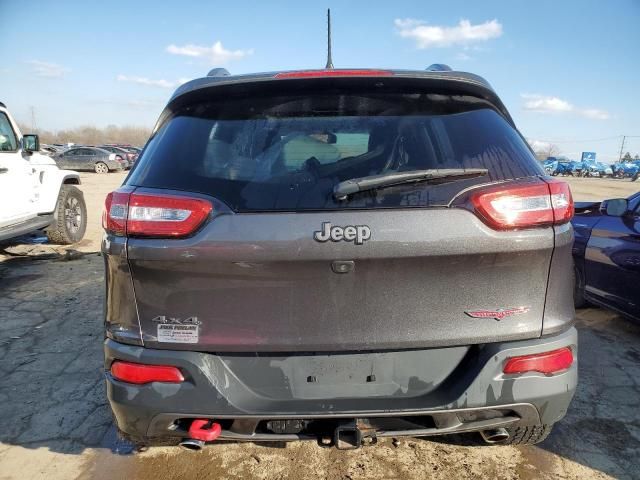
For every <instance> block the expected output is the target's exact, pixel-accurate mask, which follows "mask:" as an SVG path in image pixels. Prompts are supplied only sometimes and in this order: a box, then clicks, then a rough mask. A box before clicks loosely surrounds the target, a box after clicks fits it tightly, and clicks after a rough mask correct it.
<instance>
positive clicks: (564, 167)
mask: <svg viewBox="0 0 640 480" xmlns="http://www.w3.org/2000/svg"><path fill="white" fill-rule="evenodd" d="M545 171H546V172H547V173H549V174H550V175H552V176H554V177H555V176H557V175H561V176H563V177H564V176H567V175H573V163H572V162H571V160H568V159H562V160H555V161H554V162H552V163H550V164H549V166H548V167H547V168H545Z"/></svg>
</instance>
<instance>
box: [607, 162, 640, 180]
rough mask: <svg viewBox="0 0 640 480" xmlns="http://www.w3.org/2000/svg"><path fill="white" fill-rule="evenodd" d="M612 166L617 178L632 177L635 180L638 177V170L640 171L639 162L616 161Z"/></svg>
mask: <svg viewBox="0 0 640 480" xmlns="http://www.w3.org/2000/svg"><path fill="white" fill-rule="evenodd" d="M611 168H612V169H613V176H614V177H616V178H627V177H630V178H632V179H633V180H634V181H635V180H637V178H638V172H639V171H640V165H639V163H638V162H624V163H614V164H613V165H612V166H611Z"/></svg>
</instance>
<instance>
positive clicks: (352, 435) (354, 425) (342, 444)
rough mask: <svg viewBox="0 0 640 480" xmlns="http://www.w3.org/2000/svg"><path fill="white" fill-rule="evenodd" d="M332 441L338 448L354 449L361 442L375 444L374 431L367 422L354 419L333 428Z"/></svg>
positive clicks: (358, 446) (360, 444)
mask: <svg viewBox="0 0 640 480" xmlns="http://www.w3.org/2000/svg"><path fill="white" fill-rule="evenodd" d="M333 443H334V445H335V446H336V448H337V449H338V450H355V449H356V448H360V447H361V446H362V445H363V444H367V445H375V444H376V443H377V438H376V432H375V429H373V428H371V427H370V425H368V423H367V422H364V421H362V420H357V421H355V420H354V421H353V422H348V423H344V424H342V425H340V426H338V427H337V428H336V429H335V431H334V434H333Z"/></svg>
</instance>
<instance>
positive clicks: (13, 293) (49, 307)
mask: <svg viewBox="0 0 640 480" xmlns="http://www.w3.org/2000/svg"><path fill="white" fill-rule="evenodd" d="M123 177H124V175H123V174H110V175H108V176H98V175H93V174H87V175H83V186H82V188H83V190H84V192H85V197H86V200H87V204H88V209H89V215H90V224H89V228H88V231H87V238H86V240H85V241H83V242H82V244H81V245H79V246H75V247H74V248H77V249H78V250H81V251H83V252H96V251H97V250H99V240H100V236H101V232H100V212H101V209H102V202H103V199H104V195H105V194H106V193H107V192H108V191H110V190H112V189H113V188H115V187H116V186H117V185H118V184H120V183H121V181H122V179H123ZM569 181H570V183H571V186H572V189H573V191H574V196H575V198H576V199H577V200H590V199H595V200H598V199H603V198H610V197H623V196H627V195H629V194H630V193H632V192H634V191H637V190H638V189H640V182H638V183H637V184H636V183H631V182H629V181H628V180H627V181H617V180H600V179H569ZM5 252H8V254H4V255H0V325H1V326H2V327H3V328H2V329H1V330H0V479H14V478H15V479H18V478H43V479H44V478H46V479H57V478H61V479H73V478H80V479H88V478H99V479H100V478H104V479H107V478H109V479H119V478H122V479H124V478H140V479H153V480H158V479H162V480H164V479H172V478H197V479H206V478H264V479H277V478H292V479H298V478H330V479H357V478H385V479H386V478H403V479H414V478H415V479H417V478H446V479H451V478H478V477H485V478H514V479H515V478H522V479H528V478H531V479H533V478H554V479H556V478H572V479H573V478H576V479H578V478H609V477H615V478H639V477H640V460H638V459H639V458H640V408H639V407H640V326H639V325H636V324H633V323H631V322H628V321H626V320H624V319H622V318H620V317H617V316H616V315H615V314H612V313H610V312H607V311H605V310H599V309H585V310H582V311H580V313H579V318H578V329H579V335H580V352H579V362H580V363H579V365H580V384H579V387H578V392H577V394H576V397H575V399H574V401H573V404H572V406H571V408H570V411H569V414H568V415H567V417H566V418H565V419H564V420H563V421H562V422H560V423H559V424H558V425H557V426H556V428H555V430H554V431H553V433H552V435H551V436H550V437H549V438H548V439H547V440H546V441H545V442H544V443H542V444H541V445H539V446H536V447H519V448H515V447H492V446H485V445H482V444H480V443H478V442H477V441H476V439H477V437H475V436H460V437H454V438H451V437H447V438H446V439H445V438H443V439H441V440H438V439H430V440H429V439H403V440H401V441H400V442H397V443H394V442H392V441H391V440H383V441H381V442H380V443H379V444H378V445H377V446H375V447H370V448H364V449H360V450H357V451H349V452H343V451H337V450H335V449H322V448H319V447H317V446H316V445H315V444H313V443H302V442H300V443H295V444H288V445H286V446H284V445H268V446H259V445H254V444H232V443H220V444H214V445H212V446H210V447H208V448H206V449H205V450H204V451H202V452H199V453H196V452H187V451H183V450H179V449H167V448H152V449H150V450H149V451H147V452H144V453H139V454H135V455H134V454H131V453H130V448H129V446H128V445H126V444H123V443H120V442H118V441H117V440H116V437H115V432H114V429H113V427H112V424H111V418H110V414H109V411H108V408H107V405H106V401H105V396H104V386H103V383H102V373H101V366H102V365H101V363H102V354H101V342H102V338H103V337H102V319H101V315H102V302H103V290H104V285H103V274H102V268H103V267H102V258H101V257H100V256H99V255H98V254H96V253H87V254H85V255H67V256H66V257H65V256H57V257H55V258H53V254H55V253H60V252H64V249H60V248H52V247H50V246H47V245H38V244H18V245H14V246H11V247H8V248H6V250H5ZM43 254H44V255H50V256H51V257H52V258H48V257H46V256H44V257H43V256H42V255H43Z"/></svg>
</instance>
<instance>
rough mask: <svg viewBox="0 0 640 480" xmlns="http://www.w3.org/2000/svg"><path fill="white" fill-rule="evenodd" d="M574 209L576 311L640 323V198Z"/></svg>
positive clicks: (594, 203) (584, 203)
mask: <svg viewBox="0 0 640 480" xmlns="http://www.w3.org/2000/svg"><path fill="white" fill-rule="evenodd" d="M575 206H576V215H575V217H574V219H573V227H574V229H575V243H574V246H573V257H574V260H575V267H576V289H575V300H576V306H577V307H581V306H584V305H585V304H586V303H587V302H589V303H593V304H595V305H599V306H603V307H606V308H610V309H612V310H615V311H617V312H619V313H621V314H623V315H625V316H627V317H631V318H633V319H636V320H640V192H638V193H636V194H634V195H632V196H631V197H629V198H616V199H611V200H605V201H604V202H602V203H600V202H577V203H576V204H575Z"/></svg>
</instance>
